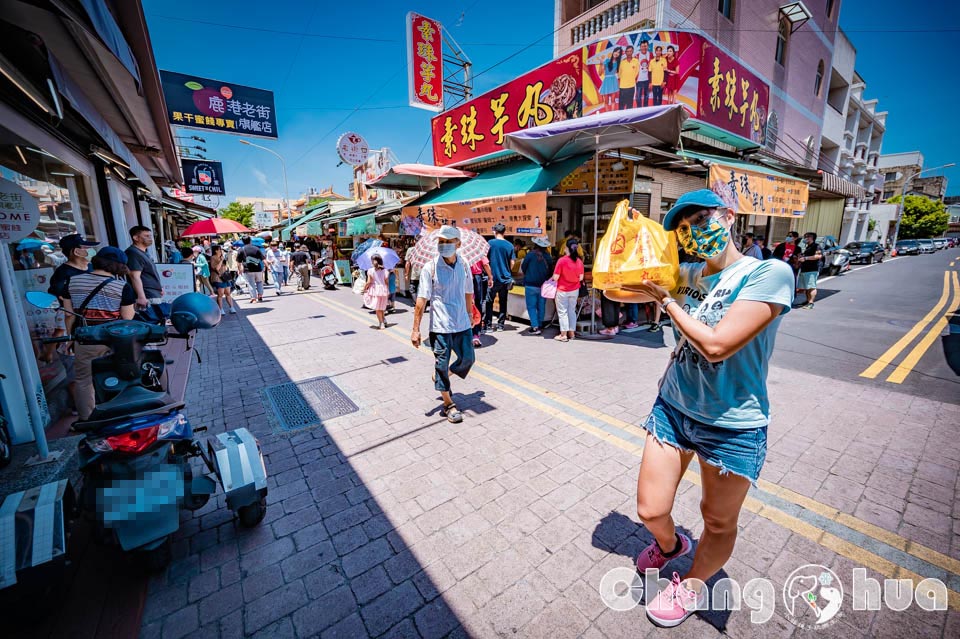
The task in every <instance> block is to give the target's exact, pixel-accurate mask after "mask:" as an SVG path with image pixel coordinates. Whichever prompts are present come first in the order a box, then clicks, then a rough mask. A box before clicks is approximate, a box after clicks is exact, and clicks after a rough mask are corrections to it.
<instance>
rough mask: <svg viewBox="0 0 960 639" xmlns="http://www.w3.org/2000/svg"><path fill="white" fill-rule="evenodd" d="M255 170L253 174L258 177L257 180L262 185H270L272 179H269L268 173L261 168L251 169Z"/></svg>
mask: <svg viewBox="0 0 960 639" xmlns="http://www.w3.org/2000/svg"><path fill="white" fill-rule="evenodd" d="M250 170H251V171H253V176H254V177H255V178H257V182H258V183H259V184H260V186H270V181H269V180H267V174H266V173H264V172H263V171H261V170H260V169H250Z"/></svg>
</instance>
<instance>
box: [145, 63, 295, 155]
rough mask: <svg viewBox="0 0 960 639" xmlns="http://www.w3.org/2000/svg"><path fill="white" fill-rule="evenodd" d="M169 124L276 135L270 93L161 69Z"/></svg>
mask: <svg viewBox="0 0 960 639" xmlns="http://www.w3.org/2000/svg"><path fill="white" fill-rule="evenodd" d="M160 82H161V83H162V84H163V95H164V98H165V99H166V103H167V117H168V118H169V121H170V124H174V125H176V126H182V127H188V128H193V129H203V130H205V131H219V132H221V133H235V134H239V135H245V136H249V137H260V138H271V139H276V138H277V113H276V109H275V108H274V103H273V92H272V91H265V90H263V89H254V88H253V87H247V86H243V85H242V84H232V83H227V82H221V81H220V80H210V79H209V78H201V77H199V76H195V75H186V74H183V73H175V72H173V71H161V72H160Z"/></svg>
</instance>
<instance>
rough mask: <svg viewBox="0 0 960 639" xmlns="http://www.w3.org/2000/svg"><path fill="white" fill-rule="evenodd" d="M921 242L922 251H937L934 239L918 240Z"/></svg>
mask: <svg viewBox="0 0 960 639" xmlns="http://www.w3.org/2000/svg"><path fill="white" fill-rule="evenodd" d="M917 242H919V243H920V252H921V253H936V252H937V247H936V246H934V245H933V240H930V239H926V240H917Z"/></svg>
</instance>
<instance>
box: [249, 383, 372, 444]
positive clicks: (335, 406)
mask: <svg viewBox="0 0 960 639" xmlns="http://www.w3.org/2000/svg"><path fill="white" fill-rule="evenodd" d="M263 397H264V399H265V400H266V402H267V405H268V407H269V408H270V409H271V410H272V411H273V415H274V418H275V420H276V426H277V429H278V430H281V431H286V432H289V431H294V430H302V429H304V428H311V427H314V426H321V425H323V422H324V421H326V420H329V419H335V418H337V417H342V416H344V415H349V414H350V413H355V412H357V410H359V409H358V408H357V405H356V404H354V403H353V402H352V401H351V400H350V398H349V397H347V396H346V394H344V392H343V391H342V390H340V387H339V386H337V385H336V384H335V383H333V381H331V380H330V378H328V377H314V378H313V379H306V380H303V381H302V382H287V383H285V384H278V385H276V386H268V387H267V388H265V389H263Z"/></svg>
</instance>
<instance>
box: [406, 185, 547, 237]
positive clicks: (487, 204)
mask: <svg viewBox="0 0 960 639" xmlns="http://www.w3.org/2000/svg"><path fill="white" fill-rule="evenodd" d="M498 222H499V223H502V224H503V225H504V226H505V227H507V230H506V234H507V235H526V236H533V237H536V236H538V235H543V236H545V235H546V233H547V228H546V227H547V192H546V191H536V192H534V193H522V194H519V195H504V196H499V197H488V198H480V199H476V200H465V201H462V202H449V203H445V204H424V205H418V206H405V207H403V216H402V217H401V232H402V234H403V235H419V234H420V233H421V232H423V231H432V230H434V229H437V228H440V227H441V226H443V225H444V224H449V225H452V226H460V227H464V228H468V229H470V230H471V231H476V232H477V233H479V234H480V235H493V227H494V225H495V224H497V223H498Z"/></svg>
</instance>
